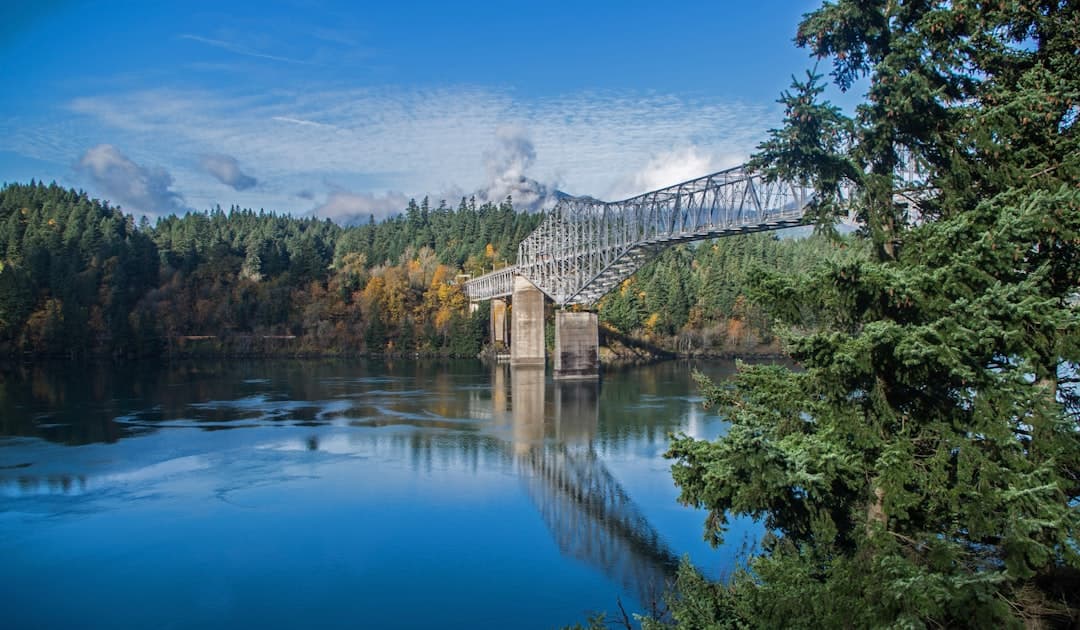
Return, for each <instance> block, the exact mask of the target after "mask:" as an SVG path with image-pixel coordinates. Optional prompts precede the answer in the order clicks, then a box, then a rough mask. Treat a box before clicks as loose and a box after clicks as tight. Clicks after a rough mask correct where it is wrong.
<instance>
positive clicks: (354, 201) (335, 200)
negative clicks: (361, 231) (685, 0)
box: [314, 190, 409, 224]
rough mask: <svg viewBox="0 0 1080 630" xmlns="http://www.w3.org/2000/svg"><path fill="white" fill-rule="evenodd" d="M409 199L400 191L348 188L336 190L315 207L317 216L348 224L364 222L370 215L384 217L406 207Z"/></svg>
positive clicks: (378, 217) (377, 217)
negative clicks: (383, 191) (379, 191)
mask: <svg viewBox="0 0 1080 630" xmlns="http://www.w3.org/2000/svg"><path fill="white" fill-rule="evenodd" d="M408 203H409V200H408V198H406V197H405V195H404V194H402V193H399V192H387V193H386V194H383V195H376V194H371V193H354V192H349V191H346V190H334V191H332V192H331V193H330V194H329V195H328V196H327V198H326V201H325V202H323V203H322V204H320V205H319V206H317V207H316V208H315V211H314V213H315V216H316V217H318V218H320V219H331V220H333V221H336V222H338V223H342V224H348V223H356V222H364V221H367V220H368V217H369V216H372V215H374V216H375V219H376V220H378V219H382V218H385V217H387V216H389V215H392V214H396V213H398V212H401V211H402V210H404V209H405V207H406V206H407V205H408Z"/></svg>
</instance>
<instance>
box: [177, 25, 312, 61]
mask: <svg viewBox="0 0 1080 630" xmlns="http://www.w3.org/2000/svg"><path fill="white" fill-rule="evenodd" d="M180 39H187V40H191V41H193V42H199V43H200V44H206V45H207V46H214V47H215V48H221V49H223V50H227V51H229V52H231V53H236V54H238V55H245V56H247V57H255V58H257V59H268V60H270V61H280V62H283V63H295V64H301V65H311V62H309V61H303V60H301V59H293V58H291V57H282V56H280V55H270V54H267V53H264V52H259V51H257V50H252V49H250V48H248V47H246V46H242V45H240V44H238V43H236V42H228V41H225V40H221V39H213V38H210V37H203V36H201V35H191V34H188V33H184V34H182V35H180Z"/></svg>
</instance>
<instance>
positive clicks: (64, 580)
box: [0, 360, 760, 628]
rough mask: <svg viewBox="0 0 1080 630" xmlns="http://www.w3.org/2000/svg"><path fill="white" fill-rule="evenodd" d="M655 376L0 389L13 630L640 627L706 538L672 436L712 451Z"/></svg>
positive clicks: (674, 381) (168, 374)
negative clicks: (616, 620) (595, 622)
mask: <svg viewBox="0 0 1080 630" xmlns="http://www.w3.org/2000/svg"><path fill="white" fill-rule="evenodd" d="M693 369H699V370H701V371H703V372H705V373H706V374H708V375H709V376H711V377H713V378H714V379H724V378H726V377H728V376H729V375H730V373H731V371H732V369H733V365H732V364H731V363H728V362H708V363H701V364H697V365H690V364H687V363H684V362H667V363H661V364H656V365H651V366H644V367H635V368H625V369H618V370H612V371H609V372H607V373H606V374H605V375H604V377H603V379H602V381H601V382H600V383H599V384H595V383H559V382H554V381H552V379H551V375H550V373H547V374H545V373H544V372H543V371H537V370H526V369H516V370H511V369H510V368H509V367H508V366H487V365H484V364H481V363H480V362H477V361H398V360H395V361H299V360H297V361H229V362H182V363H172V364H162V365H158V364H124V365H120V366H113V365H103V366H89V367H88V366H75V365H68V364H55V365H48V366H38V367H8V368H7V369H4V370H2V371H0V379H2V381H0V559H2V560H0V585H2V587H0V588H2V589H3V593H4V597H3V599H4V601H5V602H6V605H5V610H4V611H3V613H0V614H2V615H3V618H2V619H3V620H2V621H0V625H2V626H4V627H7V628H43V627H50V628H72V627H80V628H86V627H108V628H148V627H156V628H173V627H177V628H181V627H184V628H186V627H263V628H285V627H288V628H295V627H350V628H356V627H364V628H381V627H395V628H397V627H403V628H435V627H440V628H442V627H446V628H477V627H491V628H511V627H512V628H551V627H559V626H561V625H563V624H573V623H576V622H583V621H584V620H585V618H586V615H588V614H589V613H590V612H595V611H608V612H609V618H611V617H612V616H615V615H616V612H615V611H617V610H618V603H619V602H620V601H621V602H622V604H623V606H624V607H625V608H626V610H627V611H628V612H635V611H644V610H647V609H648V607H649V603H648V602H649V601H650V600H651V599H653V598H655V597H658V596H659V591H660V590H662V584H663V582H664V579H665V578H668V577H670V575H671V571H672V568H673V567H674V565H675V564H676V563H677V562H678V559H679V558H680V557H682V556H683V555H684V554H689V555H690V556H691V557H692V559H693V561H694V563H695V564H696V565H697V566H698V567H699V568H701V569H702V570H703V571H704V572H705V573H706V574H708V575H710V576H711V577H714V578H716V577H721V576H723V575H725V574H727V573H728V572H729V571H730V570H731V568H732V567H733V565H734V563H735V562H736V560H737V558H738V556H739V554H744V553H745V552H746V548H747V545H749V544H750V543H752V542H753V541H754V540H756V538H757V536H758V535H759V534H760V528H759V526H758V525H756V524H754V523H750V522H746V521H736V522H735V524H734V526H733V529H732V531H731V533H730V534H729V536H728V540H729V544H727V545H726V546H725V547H723V548H721V549H711V548H710V547H709V546H708V545H707V544H705V543H704V542H703V541H702V536H701V534H702V523H703V520H704V513H703V512H701V511H697V510H694V509H690V508H686V507H682V506H680V505H678V503H677V502H676V500H675V499H676V496H677V490H676V488H675V487H674V486H673V484H672V481H671V476H670V472H669V468H670V462H668V461H666V460H665V459H664V458H663V453H664V451H665V449H666V448H667V442H668V434H669V433H671V432H685V433H687V434H690V435H693V436H696V437H702V438H713V437H716V436H718V435H720V434H722V433H723V431H724V429H725V424H724V422H723V420H722V419H721V418H719V417H718V416H716V415H713V414H711V413H709V412H708V411H706V410H704V409H703V408H702V405H701V399H700V397H699V395H698V393H697V388H696V385H695V383H694V381H693V378H692V370H693Z"/></svg>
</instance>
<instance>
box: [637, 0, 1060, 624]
mask: <svg viewBox="0 0 1080 630" xmlns="http://www.w3.org/2000/svg"><path fill="white" fill-rule="evenodd" d="M796 41H797V43H799V44H800V45H802V46H806V47H808V48H809V49H810V50H811V51H812V52H813V54H814V55H816V56H817V57H819V58H822V59H830V60H831V61H832V78H833V80H834V82H835V83H836V85H837V86H839V87H840V88H841V89H848V88H851V87H853V86H856V85H863V84H865V85H867V86H868V87H867V93H866V101H865V102H864V103H863V104H861V105H860V106H859V107H858V109H857V111H856V113H855V115H854V116H853V117H847V116H845V115H844V114H843V113H842V112H841V111H840V110H839V109H837V108H835V107H833V106H831V105H829V104H828V103H825V102H822V101H821V96H822V92H823V86H822V85H821V83H820V77H818V76H816V75H814V74H812V73H811V74H810V75H809V76H808V78H807V79H806V80H805V81H797V82H796V83H795V84H794V86H793V89H792V91H791V92H788V93H785V94H784V95H783V97H782V99H781V102H782V103H783V104H784V105H785V107H786V120H785V124H784V126H783V127H782V128H781V129H778V130H774V131H772V132H771V136H770V138H769V140H768V141H767V142H765V143H764V144H763V145H762V147H761V153H760V155H759V156H758V158H757V160H756V164H757V165H758V166H759V167H761V168H764V169H766V172H767V173H768V175H769V176H771V177H780V178H784V179H789V180H796V181H803V182H807V183H811V184H813V185H814V187H815V189H816V197H815V199H816V201H815V203H814V206H813V208H812V215H813V217H814V218H815V219H816V220H817V221H818V222H819V223H820V224H822V225H826V226H827V224H828V223H829V221H830V220H831V218H832V217H835V216H837V215H840V214H848V213H850V214H852V215H854V216H856V217H857V218H858V219H859V221H860V222H861V225H862V226H863V230H862V231H863V235H864V237H865V238H866V239H867V240H868V241H869V242H870V243H871V245H872V250H873V252H874V255H873V256H872V257H871V258H869V259H850V258H848V259H836V260H831V261H827V262H825V263H823V264H821V265H819V266H817V267H816V268H815V269H812V270H810V271H808V272H806V273H802V274H796V275H794V276H790V275H789V276H777V275H771V276H770V275H768V274H765V276H764V277H763V278H762V280H761V281H760V282H759V283H758V286H757V288H756V293H755V297H756V298H757V300H758V302H759V303H760V304H762V305H763V306H765V307H766V308H767V309H768V310H769V312H771V313H773V314H774V315H775V316H776V317H777V319H778V320H779V321H780V322H781V323H783V324H785V325H787V326H788V331H787V334H786V338H787V343H788V348H789V350H790V352H791V354H792V356H793V358H794V359H795V360H797V361H798V362H799V364H800V366H801V368H802V369H801V370H798V371H793V370H789V369H786V368H783V367H775V366H755V367H748V366H742V367H741V369H740V373H739V375H738V376H737V378H736V379H735V381H734V384H733V386H731V387H727V388H721V387H717V386H715V385H713V384H710V383H704V388H705V393H706V398H707V400H708V401H709V402H710V403H711V404H714V405H716V406H717V407H718V408H719V409H721V410H722V413H724V414H725V415H726V416H727V417H728V418H729V419H730V421H731V427H730V430H729V432H728V434H727V436H725V437H724V438H721V439H720V440H718V441H715V442H706V441H699V440H695V439H692V438H689V437H686V436H682V437H680V438H678V439H676V440H675V441H674V442H673V444H672V446H671V449H670V451H669V456H670V457H672V458H673V459H674V460H675V464H674V466H673V475H674V478H675V482H676V484H677V485H678V486H679V487H680V489H681V497H680V500H681V501H683V502H684V503H687V504H691V505H696V506H699V507H703V508H705V509H707V510H708V511H709V517H708V519H707V521H706V536H707V538H709V539H711V540H712V541H714V542H720V541H721V540H722V538H723V533H724V530H725V524H726V523H727V519H728V518H729V517H730V516H733V515H749V516H752V517H755V518H760V519H762V520H763V521H764V524H765V525H766V527H767V528H768V531H769V534H768V535H767V537H766V539H765V541H764V542H763V545H762V550H761V552H760V553H759V554H758V555H756V556H754V557H753V558H752V559H751V560H750V562H749V566H748V567H747V569H746V570H745V571H743V572H741V573H740V574H738V575H736V576H734V577H733V578H732V579H731V580H730V582H729V583H728V584H727V585H708V584H706V583H704V582H703V581H702V580H700V578H698V577H696V576H694V575H692V571H691V570H690V569H688V568H687V569H685V570H684V572H683V576H682V579H681V580H680V585H682V586H683V592H682V594H681V597H676V598H675V599H674V600H673V610H674V614H675V618H676V620H677V621H678V622H680V623H682V624H684V625H687V626H691V625H692V626H694V627H701V626H705V625H715V626H717V627H723V626H735V625H752V626H765V627H776V626H781V625H782V626H786V627H799V626H802V627H876V626H894V625H895V626H903V627H926V626H943V627H954V626H956V627H1009V626H1021V625H1028V626H1031V627H1055V626H1057V627H1070V626H1075V625H1076V624H1078V623H1080V540H1078V531H1080V409H1078V407H1077V406H1076V404H1075V403H1076V396H1075V392H1076V385H1077V383H1076V375H1077V365H1078V363H1080V312H1078V306H1077V302H1078V300H1077V292H1078V286H1080V139H1078V136H1077V122H1078V118H1080V51H1078V49H1077V42H1078V41H1080V4H1077V3H1076V2H1072V1H1066V0H1041V1H1037V2H986V1H976V0H952V1H951V2H944V1H926V0H920V1H904V0H887V1H886V0H873V1H870V2H866V1H863V0H837V1H835V2H827V3H825V4H824V5H823V6H822V7H821V8H820V9H818V10H816V11H814V12H812V13H809V14H807V15H806V16H804V19H803V21H802V23H801V24H800V26H799V30H798V35H797V37H796ZM860 81H863V82H864V83H859V82H860ZM808 309H810V310H811V311H812V312H811V313H810V317H807V310H808ZM808 321H812V322H814V325H813V326H812V327H809V328H808V325H807V322H808ZM796 330H800V331H801V333H800V334H796V332H795V331H796ZM646 625H647V626H648V625H656V624H655V623H651V622H650V623H647V624H646Z"/></svg>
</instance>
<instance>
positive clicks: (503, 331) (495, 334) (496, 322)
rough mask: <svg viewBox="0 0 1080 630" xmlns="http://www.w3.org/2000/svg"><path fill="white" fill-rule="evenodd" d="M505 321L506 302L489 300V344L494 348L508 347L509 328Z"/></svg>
mask: <svg viewBox="0 0 1080 630" xmlns="http://www.w3.org/2000/svg"><path fill="white" fill-rule="evenodd" d="M508 323H509V322H507V320H506V300H503V299H500V298H495V299H493V300H491V343H493V344H495V346H496V347H499V345H500V344H502V346H506V347H509V345H510V334H509V333H510V327H509V326H508Z"/></svg>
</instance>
